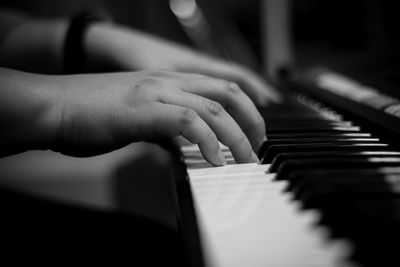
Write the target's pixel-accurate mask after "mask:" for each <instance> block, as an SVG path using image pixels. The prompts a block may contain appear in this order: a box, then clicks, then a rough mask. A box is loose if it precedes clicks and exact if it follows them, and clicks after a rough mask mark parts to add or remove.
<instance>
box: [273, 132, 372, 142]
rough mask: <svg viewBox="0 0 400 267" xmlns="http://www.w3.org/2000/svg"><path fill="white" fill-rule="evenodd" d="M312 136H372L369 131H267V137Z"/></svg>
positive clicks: (300, 137) (298, 137)
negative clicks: (280, 132)
mask: <svg viewBox="0 0 400 267" xmlns="http://www.w3.org/2000/svg"><path fill="white" fill-rule="evenodd" d="M314 137H343V138H344V137H349V138H367V137H372V134H370V133H361V132H355V133H341V132H308V133H294V134H292V133H282V134H271V133H269V132H268V131H267V138H268V139H269V140H273V139H293V138H297V139H302V138H314Z"/></svg>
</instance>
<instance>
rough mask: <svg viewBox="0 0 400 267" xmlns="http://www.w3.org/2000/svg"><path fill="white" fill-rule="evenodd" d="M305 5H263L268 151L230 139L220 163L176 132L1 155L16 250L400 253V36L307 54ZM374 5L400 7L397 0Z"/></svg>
mask: <svg viewBox="0 0 400 267" xmlns="http://www.w3.org/2000/svg"><path fill="white" fill-rule="evenodd" d="M308 2H309V3H310V2H314V3H315V2H317V1H308ZM336 2H337V1H336ZM338 2H340V3H341V4H343V5H344V6H346V5H347V4H348V3H345V1H338ZM358 4H360V5H361V3H360V2H359V1H357V4H349V5H350V7H351V8H349V9H348V13H351V12H353V11H354V7H356V6H357V5H358ZM294 5H295V1H289V0H285V1H284V0H267V1H264V5H263V8H265V9H266V11H265V12H266V13H268V14H269V16H268V17H266V21H265V23H267V24H268V26H267V27H265V34H264V37H265V38H264V40H265V41H266V42H268V49H266V53H265V62H266V66H268V72H269V74H270V76H271V77H274V79H275V80H274V81H275V83H276V85H277V86H278V87H279V88H280V89H281V90H282V92H284V95H285V98H284V101H283V102H282V103H280V104H276V105H272V106H269V107H267V108H264V109H260V111H261V113H262V115H263V116H264V118H265V120H266V124H267V138H268V140H267V141H266V142H265V144H264V145H263V147H262V149H261V150H260V151H259V157H260V159H261V161H262V164H261V165H255V164H243V165H236V164H234V162H233V160H232V158H231V156H230V153H229V150H227V149H225V150H224V151H225V153H226V157H227V158H228V163H230V165H228V166H226V167H218V168H209V166H207V164H206V163H205V162H204V161H203V160H202V158H201V156H200V155H199V152H198V151H197V150H196V147H193V146H186V147H183V148H182V149H181V150H179V149H178V148H177V147H175V146H173V145H171V144H169V143H167V144H164V146H163V148H164V149H161V148H160V147H158V146H154V145H147V144H137V145H133V146H130V147H127V148H124V149H121V150H118V151H115V152H112V153H110V154H107V155H103V156H99V157H94V158H88V159H74V158H70V157H65V156H62V155H59V154H56V153H53V152H49V151H31V152H27V153H24V154H20V155H15V156H11V157H7V158H3V159H1V161H0V174H1V176H2V179H1V180H2V193H1V200H2V201H1V202H2V203H1V210H2V212H3V219H2V223H1V224H0V225H1V231H2V237H3V240H4V242H5V243H6V244H8V245H9V247H8V249H6V250H4V253H3V255H4V257H5V258H6V257H10V258H12V259H14V260H18V255H19V257H21V255H23V256H25V257H33V256H36V257H37V256H38V255H39V256H40V255H42V254H41V253H43V250H45V252H46V253H50V254H52V255H56V256H58V257H59V259H61V260H68V259H69V260H74V259H76V258H78V257H82V256H83V257H84V258H85V260H89V261H91V262H101V261H103V260H104V259H112V260H114V261H115V262H117V261H119V260H122V259H123V260H124V261H125V263H134V264H135V263H136V264H137V263H138V262H145V263H146V265H147V266H153V265H155V264H156V263H160V262H161V263H163V264H165V265H174V266H178V265H182V266H207V267H228V266H229V267H232V266H246V267H253V266H255V267H256V266H257V267H258V266H272V267H289V266H296V267H299V266H305V267H306V266H307V267H311V266H320V267H328V266H336V267H339V266H340V267H342V266H343V267H345V266H366V267H368V266H400V260H399V259H398V257H397V250H398V247H399V243H400V227H399V225H400V224H399V220H400V216H399V214H400V208H399V206H398V203H399V202H398V201H399V188H400V187H399V184H400V183H399V181H400V180H399V178H400V145H399V142H398V140H399V138H400V123H399V120H400V119H399V114H400V112H399V110H400V108H399V107H400V104H399V101H398V99H400V91H399V90H398V88H396V85H398V84H399V83H398V82H399V80H398V77H400V76H396V75H397V74H399V73H400V72H397V74H396V68H395V67H396V63H397V62H396V59H397V58H396V55H397V54H396V49H394V50H390V51H389V50H385V53H384V54H382V53H381V52H382V51H381V50H379V49H376V50H375V49H373V51H374V53H369V52H368V53H366V54H367V57H366V56H365V53H363V54H362V55H361V56H360V55H359V53H356V54H357V55H356V56H357V57H355V58H354V60H353V57H351V58H350V57H349V53H347V52H346V53H344V55H342V54H340V53H339V54H337V55H336V54H334V56H333V60H332V57H331V58H330V60H328V58H327V57H325V56H326V55H327V54H328V53H325V52H326V51H325V50H323V49H322V50H321V52H320V53H319V50H317V49H314V48H313V47H311V48H310V47H308V46H305V48H304V51H305V53H300V54H301V56H302V57H304V60H302V59H300V60H298V61H297V57H296V56H295V57H293V55H296V53H295V52H296V49H300V48H296V49H294V48H295V47H294V46H293V44H294V43H295V42H294V39H293V38H295V36H292V35H291V34H290V32H289V28H290V25H291V24H290V23H289V21H286V19H291V18H292V17H291V16H290V12H289V11H290V10H293V9H289V8H290V7H291V8H293V6H294ZM321 5H322V7H321V8H322V10H325V9H326V8H327V7H326V6H324V4H321ZM326 5H327V6H328V8H329V7H335V9H334V10H335V11H338V10H342V8H340V7H338V5H336V4H335V5H334V4H332V2H330V5H332V6H330V5H328V4H326ZM363 7H364V8H365V9H366V10H368V11H371V10H374V8H375V7H379V8H383V9H384V12H383V11H382V12H383V13H380V14H387V13H388V14H389V15H391V16H392V17H391V19H394V20H395V19H396V17H395V16H394V15H393V10H391V8H390V7H391V5H390V4H387V5H386V4H384V5H380V4H377V1H366V4H365V6H364V5H363ZM367 8H368V9H367ZM393 9H395V8H394V7H393ZM295 10H296V9H295ZM397 10H399V9H397ZM364 11H365V10H364ZM348 13H345V14H347V15H349V14H348ZM366 13H368V12H366ZM372 13H373V12H372ZM368 14H370V13H368ZM373 14H374V13H373ZM279 15H281V16H279ZM331 15H332V14H331ZM331 17H332V16H331ZM357 17H358V18H359V17H360V16H357ZM339 18H340V16H339ZM379 18H380V17H379V16H377V17H376V16H374V15H372V17H371V19H372V20H373V22H375V23H372V24H373V25H372V26H373V27H372V28H373V29H375V31H376V32H377V33H380V34H384V33H387V32H386V31H382V30H379V27H377V25H378V26H379V25H381V24H379ZM350 20H351V19H350ZM346 21H347V22H348V21H349V20H346ZM314 22H315V21H314ZM382 23H387V22H386V21H384V22H382ZM391 23H393V22H391ZM341 25H342V24H341ZM303 26H304V25H303ZM306 26H309V25H308V24H307V23H306V24H305V26H304V27H306ZM389 26H390V31H389V35H390V38H392V37H393V32H391V31H392V30H393V25H392V24H390V25H389ZM276 27H278V28H277V29H276ZM321 28H323V26H321ZM271 31H272V32H271ZM274 37H276V38H274ZM367 37H370V36H369V35H368V34H367ZM355 39H356V41H359V40H358V39H357V38H355ZM273 40H276V42H277V43H274V42H273ZM368 40H369V41H371V40H372V41H371V42H372V43H371V45H373V46H374V48H377V47H378V48H380V47H381V45H382V43H381V42H379V40H375V39H374V38H372V39H368ZM390 40H391V41H393V42H392V44H393V47H394V48H396V44H398V43H397V40H396V38H395V39H390ZM329 41H331V40H329ZM271 42H272V43H271ZM282 42H290V43H286V44H282ZM312 43H313V42H312ZM356 43H357V42H356ZM351 44H354V42H351ZM340 45H342V43H340ZM393 47H391V48H393ZM397 47H399V46H397ZM384 48H385V49H387V46H384ZM301 49H302V48H301ZM301 51H303V50H301ZM307 51H311V52H312V53H306V52H307ZM368 51H369V50H368ZM330 52H332V51H331V50H330ZM389 52H390V53H389ZM392 52H393V53H392ZM330 54H332V53H330ZM312 55H314V57H312ZM383 55H384V56H383ZM310 58H312V59H313V60H312V62H310ZM315 58H316V59H320V61H318V60H314V59H315ZM294 59H296V60H294ZM343 59H345V60H343ZM350 59H351V60H350ZM315 66H316V67H315ZM383 66H384V67H383ZM396 89H397V90H396ZM154 154H156V155H157V157H156V158H154V157H152V156H151V155H154ZM138 170H139V171H138ZM54 178H56V179H58V180H54ZM71 178H73V179H71ZM55 181H57V182H55ZM21 192H22V193H21ZM38 196H40V197H38ZM77 204H78V205H77ZM47 235H50V237H47ZM40 240H42V241H43V240H44V241H45V244H44V245H42V246H43V247H42V248H40V247H36V246H38V244H39V241H40ZM69 244H72V245H69ZM46 257H47V256H46V255H42V258H40V257H39V258H40V259H39V262H41V261H43V258H46ZM22 258H23V257H22ZM126 261H127V262H126Z"/></svg>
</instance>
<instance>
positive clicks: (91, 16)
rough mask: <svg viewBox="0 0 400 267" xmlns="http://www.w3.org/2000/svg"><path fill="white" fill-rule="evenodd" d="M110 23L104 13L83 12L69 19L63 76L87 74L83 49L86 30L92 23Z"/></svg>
mask: <svg viewBox="0 0 400 267" xmlns="http://www.w3.org/2000/svg"><path fill="white" fill-rule="evenodd" d="M98 21H111V19H110V17H109V16H107V15H106V14H105V13H100V12H93V11H83V12H81V13H79V14H77V15H76V16H74V17H73V18H72V19H71V23H70V25H69V28H68V31H67V34H66V37H65V43H64V66H63V73H64V74H75V73H84V72H87V60H86V53H85V48H84V36H85V32H86V29H87V28H88V26H89V25H90V24H91V23H93V22H98Z"/></svg>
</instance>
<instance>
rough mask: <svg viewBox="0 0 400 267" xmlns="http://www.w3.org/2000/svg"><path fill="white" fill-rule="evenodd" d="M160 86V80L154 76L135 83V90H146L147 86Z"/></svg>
mask: <svg viewBox="0 0 400 267" xmlns="http://www.w3.org/2000/svg"><path fill="white" fill-rule="evenodd" d="M155 87H161V82H160V81H159V80H158V79H155V78H150V77H147V78H143V79H141V80H139V81H138V82H137V84H136V85H135V90H148V89H149V88H155Z"/></svg>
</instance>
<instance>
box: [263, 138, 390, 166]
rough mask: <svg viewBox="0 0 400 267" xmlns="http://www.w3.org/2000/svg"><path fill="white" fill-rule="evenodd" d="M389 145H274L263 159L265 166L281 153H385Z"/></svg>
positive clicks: (333, 143) (331, 143)
mask: <svg viewBox="0 0 400 267" xmlns="http://www.w3.org/2000/svg"><path fill="white" fill-rule="evenodd" d="M387 148H388V145H387V144H381V143H351V142H349V143H346V142H330V143H314V144H293V145H272V146H270V147H269V148H268V149H267V151H266V152H265V154H264V155H263V156H262V157H261V161H262V163H263V164H266V163H271V162H272V160H273V159H274V158H275V157H276V156H277V155H278V154H281V153H295V152H318V151H383V150H387Z"/></svg>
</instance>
